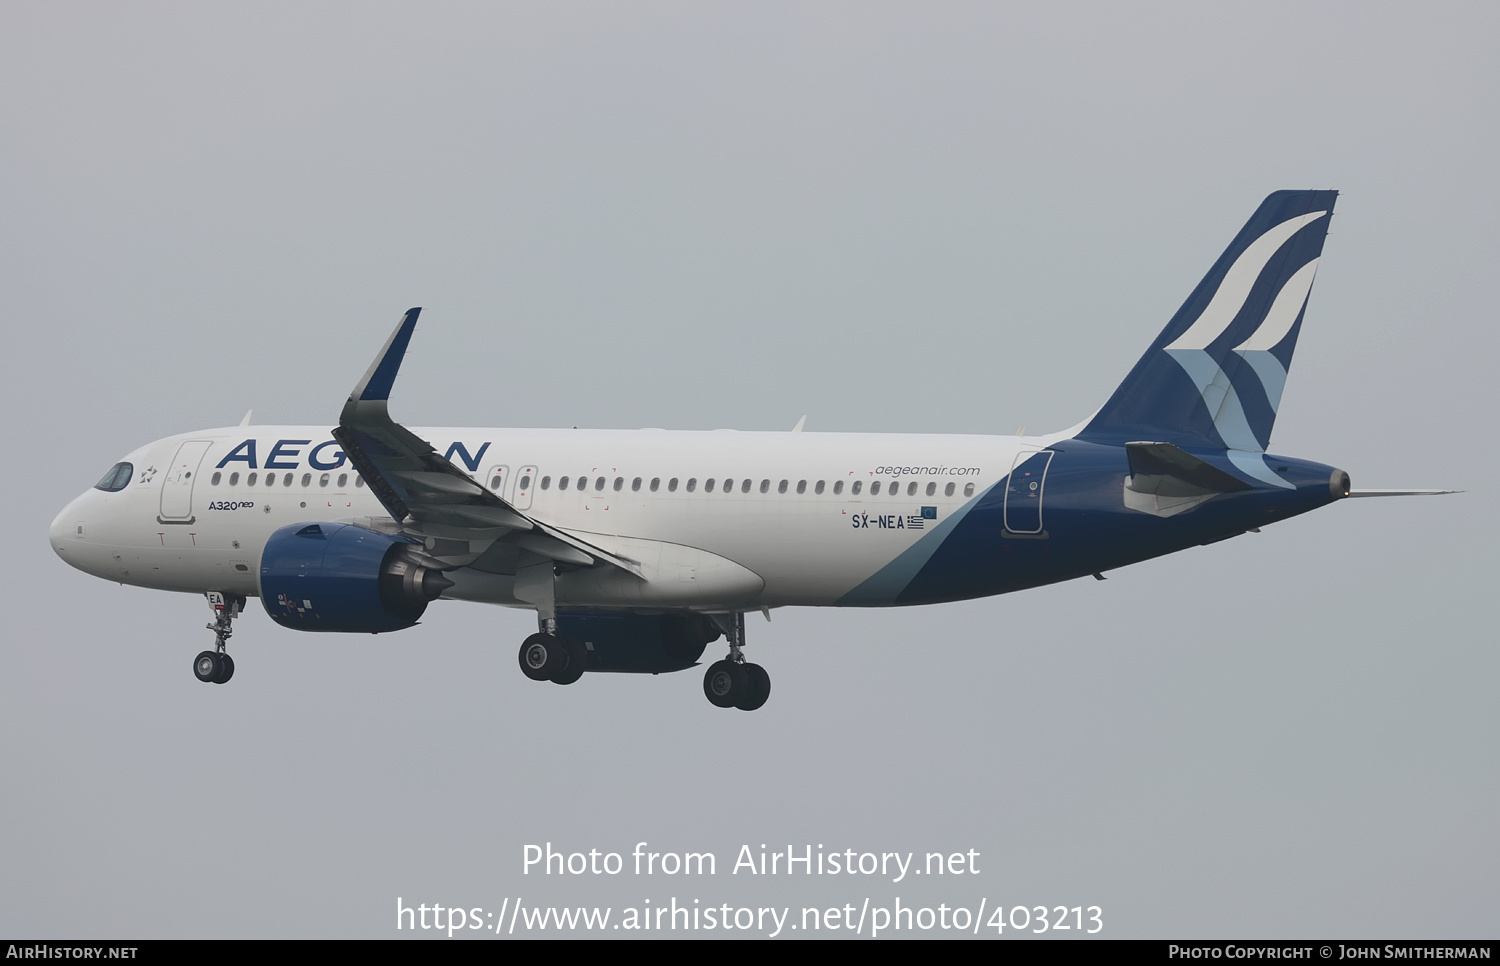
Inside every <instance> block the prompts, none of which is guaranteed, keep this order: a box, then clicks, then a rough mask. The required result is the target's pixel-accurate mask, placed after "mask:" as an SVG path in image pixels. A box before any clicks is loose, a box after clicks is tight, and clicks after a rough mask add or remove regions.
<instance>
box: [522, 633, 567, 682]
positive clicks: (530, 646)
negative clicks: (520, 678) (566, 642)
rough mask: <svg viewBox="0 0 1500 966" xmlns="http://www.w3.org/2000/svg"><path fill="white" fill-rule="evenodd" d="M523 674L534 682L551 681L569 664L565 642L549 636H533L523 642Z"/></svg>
mask: <svg viewBox="0 0 1500 966" xmlns="http://www.w3.org/2000/svg"><path fill="white" fill-rule="evenodd" d="M517 657H518V659H519V660H520V662H521V673H522V674H524V675H526V676H527V677H529V678H531V680H533V681H550V680H552V678H553V676H554V675H555V674H557V672H558V669H559V668H561V667H564V666H566V664H567V660H568V659H567V651H565V650H563V642H562V641H560V640H558V639H557V638H555V637H552V636H551V635H549V634H533V635H531V636H530V637H528V638H526V640H524V641H522V642H521V653H520V654H519V655H517Z"/></svg>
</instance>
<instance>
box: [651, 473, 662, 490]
mask: <svg viewBox="0 0 1500 966" xmlns="http://www.w3.org/2000/svg"><path fill="white" fill-rule="evenodd" d="M659 489H661V477H659V476H653V477H651V492H652V493H655V492H656V491H657V490H659Z"/></svg>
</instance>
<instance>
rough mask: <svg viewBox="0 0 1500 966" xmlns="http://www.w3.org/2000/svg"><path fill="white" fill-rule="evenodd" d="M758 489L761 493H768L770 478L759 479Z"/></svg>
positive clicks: (769, 490)
mask: <svg viewBox="0 0 1500 966" xmlns="http://www.w3.org/2000/svg"><path fill="white" fill-rule="evenodd" d="M760 491H761V492H762V493H770V492H771V481H770V480H761V481H760Z"/></svg>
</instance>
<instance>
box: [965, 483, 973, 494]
mask: <svg viewBox="0 0 1500 966" xmlns="http://www.w3.org/2000/svg"><path fill="white" fill-rule="evenodd" d="M973 495H974V484H973V483H965V484H964V496H973Z"/></svg>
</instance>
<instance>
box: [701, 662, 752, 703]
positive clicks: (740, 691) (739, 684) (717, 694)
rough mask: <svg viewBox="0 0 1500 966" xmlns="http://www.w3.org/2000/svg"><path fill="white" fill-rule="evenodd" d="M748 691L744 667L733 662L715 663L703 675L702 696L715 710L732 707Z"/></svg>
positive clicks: (748, 686) (748, 682)
mask: <svg viewBox="0 0 1500 966" xmlns="http://www.w3.org/2000/svg"><path fill="white" fill-rule="evenodd" d="M749 690H750V679H749V678H748V677H746V675H745V669H744V666H743V665H740V664H736V663H734V662H733V661H715V662H714V663H713V664H710V665H709V666H708V672H707V673H706V674H704V675H703V695H704V697H706V698H708V703H709V704H711V705H713V706H714V707H716V708H732V707H734V706H735V704H736V703H737V702H738V701H739V700H740V697H741V695H744V694H746V693H748V692H749Z"/></svg>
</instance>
